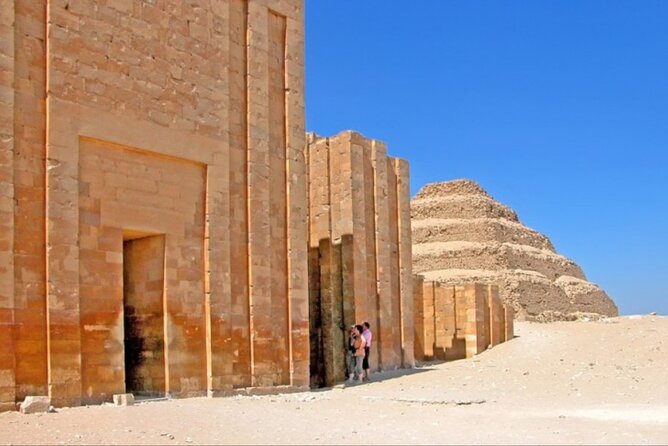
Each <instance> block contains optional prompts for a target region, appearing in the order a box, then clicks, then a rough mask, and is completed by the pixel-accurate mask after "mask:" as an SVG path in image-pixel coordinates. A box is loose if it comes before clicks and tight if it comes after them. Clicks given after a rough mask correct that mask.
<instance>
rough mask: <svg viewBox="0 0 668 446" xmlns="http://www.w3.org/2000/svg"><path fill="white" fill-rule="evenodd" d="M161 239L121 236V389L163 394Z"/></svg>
mask: <svg viewBox="0 0 668 446" xmlns="http://www.w3.org/2000/svg"><path fill="white" fill-rule="evenodd" d="M164 293H165V236H164V235H151V236H141V235H138V234H136V233H131V232H127V233H124V234H123V322H124V347H125V390H126V392H128V393H132V394H134V395H135V396H136V397H147V398H151V397H162V396H164V395H165V390H166V387H165V336H164V334H165V328H164V324H165V315H164Z"/></svg>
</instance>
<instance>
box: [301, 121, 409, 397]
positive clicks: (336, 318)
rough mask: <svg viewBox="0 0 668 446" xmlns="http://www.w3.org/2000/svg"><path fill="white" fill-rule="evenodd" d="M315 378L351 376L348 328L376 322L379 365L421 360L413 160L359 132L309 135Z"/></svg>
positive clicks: (319, 381) (325, 381) (374, 354)
mask: <svg viewBox="0 0 668 446" xmlns="http://www.w3.org/2000/svg"><path fill="white" fill-rule="evenodd" d="M305 158H306V161H307V165H308V177H309V296H310V330H311V342H310V345H311V383H312V385H313V386H321V385H331V384H333V383H334V382H336V381H339V380H341V379H343V378H344V372H345V343H346V338H347V329H348V328H349V327H350V325H352V324H355V323H357V324H361V323H362V322H364V321H368V322H369V323H370V324H371V327H372V331H373V333H374V339H373V342H372V349H371V358H372V359H371V363H372V367H373V368H374V369H381V370H391V369H394V368H398V367H402V366H404V367H406V366H407V367H410V366H412V365H413V364H414V357H413V331H414V330H413V297H412V295H413V290H412V286H413V282H412V267H411V261H412V256H411V234H410V208H409V203H410V191H409V178H408V163H407V162H406V161H404V160H400V159H397V158H392V157H389V156H387V149H386V147H385V145H384V144H383V143H381V142H380V141H376V140H372V139H368V138H365V137H363V136H361V135H360V134H358V133H355V132H350V131H347V132H343V133H341V134H339V135H337V136H335V137H332V138H321V137H318V136H316V135H313V134H311V135H308V136H307V144H306V156H305Z"/></svg>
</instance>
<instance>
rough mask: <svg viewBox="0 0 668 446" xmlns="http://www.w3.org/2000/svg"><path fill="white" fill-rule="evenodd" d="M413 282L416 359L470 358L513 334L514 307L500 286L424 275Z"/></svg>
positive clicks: (508, 338)
mask: <svg viewBox="0 0 668 446" xmlns="http://www.w3.org/2000/svg"><path fill="white" fill-rule="evenodd" d="M413 283H414V286H415V290H414V300H415V303H414V311H415V326H414V327H415V359H416V360H419V361H425V360H434V359H437V360H445V361H453V360H456V359H463V358H470V357H472V356H474V355H477V354H479V353H482V352H483V351H485V350H486V349H487V348H488V347H489V346H492V347H493V346H495V345H498V344H500V343H502V342H505V341H507V340H511V339H512V338H513V336H514V333H513V317H512V307H510V306H507V305H504V304H503V303H502V302H501V299H500V298H499V290H498V287H497V286H495V285H485V284H482V283H466V284H457V285H453V284H445V283H440V282H434V281H428V280H425V279H424V278H423V277H422V276H421V275H414V276H413ZM508 312H510V313H508ZM508 317H509V319H507V318H508Z"/></svg>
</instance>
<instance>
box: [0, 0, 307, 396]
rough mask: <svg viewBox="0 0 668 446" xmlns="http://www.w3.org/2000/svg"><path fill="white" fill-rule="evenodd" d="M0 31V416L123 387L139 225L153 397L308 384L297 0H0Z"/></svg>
mask: <svg viewBox="0 0 668 446" xmlns="http://www.w3.org/2000/svg"><path fill="white" fill-rule="evenodd" d="M0 38H1V40H2V44H1V45H0V216H1V218H0V346H1V347H2V349H1V350H0V408H11V407H13V404H14V401H17V400H22V399H23V398H24V397H25V396H26V395H29V394H33V395H34V394H47V393H48V394H49V395H50V396H51V398H52V401H53V403H54V404H55V405H77V404H81V403H89V402H101V401H108V400H110V398H111V394H112V393H114V392H121V391H123V390H124V388H125V387H126V368H125V365H124V362H125V360H124V354H123V352H124V332H123V331H124V324H125V322H124V316H123V313H124V310H123V309H124V305H123V301H124V298H123V295H124V294H123V286H124V280H123V264H124V263H127V261H128V259H129V258H126V256H128V255H129V254H128V252H124V250H123V242H124V241H127V240H131V239H138V238H142V237H154V236H161V237H164V248H163V249H162V251H163V253H162V256H164V265H165V268H164V278H163V279H156V280H155V281H154V280H151V281H150V282H153V283H152V286H153V287H157V291H156V290H153V291H152V292H157V293H158V294H159V295H160V296H161V299H162V310H163V311H164V315H163V317H164V322H165V324H164V327H165V333H164V339H163V342H164V345H162V346H161V348H162V349H163V353H164V364H165V370H164V375H165V379H164V385H163V384H152V385H153V387H155V389H153V390H157V391H162V392H163V393H167V394H170V395H178V396H188V395H205V394H207V393H209V394H220V393H226V392H229V391H232V390H233V389H238V388H247V387H265V386H293V387H300V388H303V387H306V386H308V384H309V370H308V364H309V358H308V355H309V347H308V336H309V328H308V311H309V307H308V289H307V286H308V284H307V280H308V277H307V260H306V259H307V243H306V235H307V228H306V216H307V200H306V198H307V195H306V193H307V191H306V175H305V173H306V170H305V167H306V166H305V163H304V153H303V146H304V110H303V108H304V105H303V2H302V0H271V1H269V0H220V1H215V2H204V3H201V4H193V3H192V2H186V1H183V0H165V1H161V2H135V1H114V2H97V1H93V0H80V1H76V2H61V1H50V2H49V4H48V8H47V7H46V1H45V0H0ZM47 123H48V125H47ZM157 255H160V254H157ZM125 282H127V279H126V281H125ZM47 346H48V351H47ZM156 349H157V347H156ZM153 382H154V383H160V380H159V379H157V380H154V381H153Z"/></svg>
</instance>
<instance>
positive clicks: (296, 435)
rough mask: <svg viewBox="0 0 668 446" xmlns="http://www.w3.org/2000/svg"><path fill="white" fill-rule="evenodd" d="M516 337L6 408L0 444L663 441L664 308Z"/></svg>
mask: <svg viewBox="0 0 668 446" xmlns="http://www.w3.org/2000/svg"><path fill="white" fill-rule="evenodd" d="M516 334H517V335H518V337H516V338H515V339H513V340H512V341H510V342H506V343H503V344H501V345H499V346H497V347H494V348H493V349H491V350H488V351H486V352H484V353H483V354H481V355H478V356H476V357H474V358H472V359H467V360H460V361H453V362H448V363H442V364H438V365H430V366H426V367H423V368H419V369H416V370H414V371H412V372H411V371H408V372H407V371H404V372H401V373H400V372H395V373H394V374H384V375H377V376H375V381H374V382H371V383H369V384H366V385H357V386H351V387H341V388H335V389H327V390H323V391H318V392H312V393H299V394H292V395H276V396H263V397H236V398H217V399H204V398H201V399H187V400H173V401H167V402H157V403H146V404H141V405H137V406H134V407H114V406H94V407H90V408H85V407H84V408H74V409H66V410H61V411H60V412H59V413H55V414H44V415H41V416H38V415H20V414H18V413H14V412H13V413H4V414H0V443H3V444H10V443H11V444H26V443H31V444H34V443H51V444H188V443H190V444H205V443H208V444H210V443H225V444H259V443H272V444H274V443H276V444H403V443H416V444H443V443H455V444H464V443H466V444H471V443H473V444H499V443H500V444H583V443H584V444H666V443H668V384H667V382H666V376H668V354H666V353H667V352H666V351H667V350H668V317H650V316H646V317H622V318H613V319H604V320H600V321H596V322H556V323H554V324H537V323H532V322H520V323H517V325H516ZM402 373H403V374H402Z"/></svg>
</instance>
